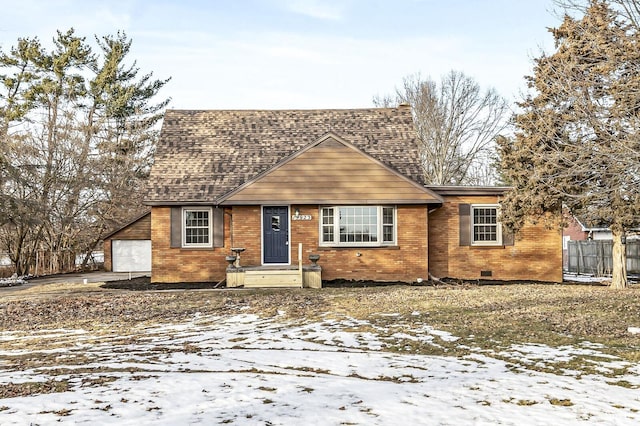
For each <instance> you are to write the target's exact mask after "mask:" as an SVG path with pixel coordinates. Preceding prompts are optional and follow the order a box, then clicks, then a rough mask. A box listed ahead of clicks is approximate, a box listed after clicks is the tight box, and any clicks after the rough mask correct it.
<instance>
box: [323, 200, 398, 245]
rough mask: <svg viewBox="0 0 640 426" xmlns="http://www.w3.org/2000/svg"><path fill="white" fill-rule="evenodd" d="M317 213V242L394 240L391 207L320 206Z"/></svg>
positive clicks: (358, 242)
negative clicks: (318, 215) (318, 233)
mask: <svg viewBox="0 0 640 426" xmlns="http://www.w3.org/2000/svg"><path fill="white" fill-rule="evenodd" d="M320 217H321V221H320V228H321V229H320V245H324V246H384V245H393V244H395V241H396V209H395V207H390V206H333V207H322V208H321V209H320Z"/></svg>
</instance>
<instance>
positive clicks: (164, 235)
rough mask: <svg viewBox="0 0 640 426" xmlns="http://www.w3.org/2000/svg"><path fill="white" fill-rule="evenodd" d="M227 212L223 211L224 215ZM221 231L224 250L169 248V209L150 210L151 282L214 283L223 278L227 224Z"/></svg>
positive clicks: (155, 208) (227, 252)
mask: <svg viewBox="0 0 640 426" xmlns="http://www.w3.org/2000/svg"><path fill="white" fill-rule="evenodd" d="M227 212H228V209H225V213H227ZM226 217H227V215H226V214H225V227H224V247H221V248H215V249H213V248H208V249H182V248H171V208H170V207H153V208H152V210H151V241H152V245H151V282H154V283H173V282H218V281H221V280H222V279H224V278H225V269H226V266H227V263H226V261H225V257H226V256H227V255H228V254H230V250H229V249H228V247H230V245H231V241H230V239H229V238H230V237H229V235H230V234H229V222H228V221H227V220H226Z"/></svg>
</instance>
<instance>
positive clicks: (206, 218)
mask: <svg viewBox="0 0 640 426" xmlns="http://www.w3.org/2000/svg"><path fill="white" fill-rule="evenodd" d="M182 223H183V225H184V226H183V233H182V246H183V247H212V236H211V229H212V226H211V209H210V208H185V209H183V210H182Z"/></svg>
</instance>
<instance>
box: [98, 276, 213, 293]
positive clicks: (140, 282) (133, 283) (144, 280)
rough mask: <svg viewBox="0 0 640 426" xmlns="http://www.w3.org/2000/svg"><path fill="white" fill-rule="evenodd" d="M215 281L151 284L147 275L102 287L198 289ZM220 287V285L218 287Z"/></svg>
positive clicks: (108, 283) (204, 287)
mask: <svg viewBox="0 0 640 426" xmlns="http://www.w3.org/2000/svg"><path fill="white" fill-rule="evenodd" d="M216 284H217V283H214V282H203V283H159V284H152V283H151V278H149V277H138V278H132V279H130V280H120V281H109V282H106V283H104V284H102V285H101V286H100V287H102V288H112V289H118V290H134V291H144V290H198V289H213V288H215V286H216ZM218 288H221V287H218ZM222 288H224V287H222Z"/></svg>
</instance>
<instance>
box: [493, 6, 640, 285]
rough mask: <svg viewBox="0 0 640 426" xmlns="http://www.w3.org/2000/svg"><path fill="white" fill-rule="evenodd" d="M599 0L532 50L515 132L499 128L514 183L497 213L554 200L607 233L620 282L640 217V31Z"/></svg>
mask: <svg viewBox="0 0 640 426" xmlns="http://www.w3.org/2000/svg"><path fill="white" fill-rule="evenodd" d="M618 16H619V15H618V13H617V12H616V11H615V10H614V9H611V8H610V7H609V5H608V4H607V2H604V1H598V0H593V1H592V2H591V4H590V5H589V7H588V8H587V10H586V12H585V14H584V16H583V18H582V19H579V20H578V19H574V18H572V17H570V16H565V19H564V22H563V23H562V25H561V26H560V27H559V28H557V29H554V30H553V35H554V38H555V41H556V46H557V50H556V52H555V53H554V54H553V55H551V56H545V55H542V57H540V58H538V59H536V61H535V68H534V75H533V76H532V77H528V81H529V87H530V88H531V89H533V93H532V94H530V95H529V96H528V97H527V98H526V99H525V100H524V101H523V102H521V103H520V107H521V108H522V112H521V113H520V114H518V115H517V116H516V117H515V122H516V128H517V132H516V134H515V138H501V139H500V141H499V150H500V154H501V157H502V165H503V172H504V174H505V176H506V177H507V179H508V180H509V182H510V183H511V184H512V185H514V186H515V188H516V190H514V191H510V192H509V194H508V195H507V197H506V199H505V200H504V202H503V208H502V214H503V223H505V224H506V225H507V226H508V227H510V228H512V229H515V230H517V229H519V228H520V227H521V226H522V225H523V223H524V221H525V219H526V218H530V217H538V218H542V217H544V216H545V214H547V213H548V212H559V211H560V209H561V208H562V207H563V206H566V207H568V209H569V210H570V211H571V212H572V213H574V214H579V215H580V216H581V217H583V218H585V219H586V220H588V221H589V222H592V223H597V224H601V225H603V226H608V227H610V229H611V232H612V235H613V271H612V272H613V276H612V287H614V288H622V287H626V286H627V277H626V253H625V234H626V231H627V230H628V229H630V228H632V227H634V226H636V225H637V223H638V219H639V218H640V133H639V130H638V129H640V114H638V111H639V110H640V107H639V105H640V50H639V49H638V46H639V45H640V36H639V35H638V33H637V32H635V31H630V29H629V25H628V24H626V23H624V22H625V21H620V20H618V19H617V18H618Z"/></svg>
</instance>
